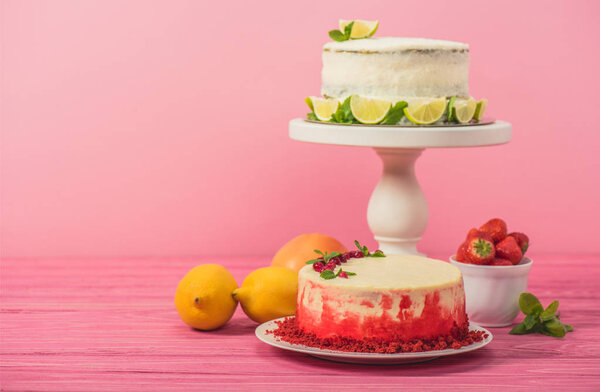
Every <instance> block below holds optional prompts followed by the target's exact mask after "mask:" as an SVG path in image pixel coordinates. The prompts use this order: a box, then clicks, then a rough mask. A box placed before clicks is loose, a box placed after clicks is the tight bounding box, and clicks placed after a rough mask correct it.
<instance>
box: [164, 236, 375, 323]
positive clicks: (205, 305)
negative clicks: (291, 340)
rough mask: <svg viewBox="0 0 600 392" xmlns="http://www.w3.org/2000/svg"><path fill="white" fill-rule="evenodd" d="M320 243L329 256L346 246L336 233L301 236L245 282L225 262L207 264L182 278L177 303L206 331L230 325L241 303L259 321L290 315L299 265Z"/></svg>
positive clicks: (184, 317)
mask: <svg viewBox="0 0 600 392" xmlns="http://www.w3.org/2000/svg"><path fill="white" fill-rule="evenodd" d="M315 248H316V249H322V252H324V254H326V255H330V256H331V255H341V254H345V252H346V251H347V249H346V247H345V246H344V245H343V244H342V243H340V242H339V241H337V240H336V239H335V238H332V237H329V236H326V235H323V234H316V233H315V234H303V235H300V236H298V237H296V238H294V239H292V240H291V241H289V242H288V243H287V244H285V245H284V246H283V247H282V248H281V249H280V250H279V251H278V252H277V254H275V257H273V260H272V262H271V265H270V266H269V267H264V268H259V269H257V270H255V271H253V272H251V273H250V274H249V275H248V276H247V277H246V279H244V282H243V283H242V286H241V287H238V285H237V282H236V281H235V278H234V277H233V275H232V274H231V273H230V272H229V271H228V270H227V269H226V268H225V267H223V266H221V265H218V264H202V265H199V266H197V267H195V268H193V269H192V270H190V271H189V272H188V273H187V274H186V275H185V276H184V277H183V279H181V281H180V282H179V285H178V286H177V291H176V293H175V308H176V309H177V312H178V313H179V316H180V317H181V320H182V321H183V322H184V323H186V324H187V325H189V326H190V327H192V328H195V329H200V330H205V331H207V330H212V329H216V328H219V327H221V326H223V325H225V324H226V323H227V322H228V321H229V320H230V319H231V317H232V316H233V313H234V312H235V309H236V308H237V304H238V302H239V303H240V305H241V307H242V310H243V311H244V313H245V314H246V315H247V316H248V317H249V318H250V319H252V320H254V321H256V322H257V323H264V322H266V321H269V320H273V319H276V318H280V317H284V316H291V315H293V314H295V313H296V296H297V292H298V270H300V268H302V267H304V266H305V265H306V260H308V259H310V258H311V257H313V250H314V249H315ZM361 250H362V249H361ZM365 250H366V248H365ZM367 252H368V250H367ZM329 272H331V271H329ZM350 274H351V273H350V272H349V273H348V274H344V275H346V276H345V277H347V276H348V275H350ZM339 275H340V276H341V275H342V274H341V272H340V274H339ZM342 277H344V276H342Z"/></svg>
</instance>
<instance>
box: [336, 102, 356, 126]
mask: <svg viewBox="0 0 600 392" xmlns="http://www.w3.org/2000/svg"><path fill="white" fill-rule="evenodd" d="M331 122H336V123H340V124H352V123H354V122H357V121H356V119H355V118H354V116H353V115H352V109H350V97H348V98H346V99H345V100H344V102H342V104H341V105H340V106H338V108H337V110H336V111H335V113H333V114H332V115H331Z"/></svg>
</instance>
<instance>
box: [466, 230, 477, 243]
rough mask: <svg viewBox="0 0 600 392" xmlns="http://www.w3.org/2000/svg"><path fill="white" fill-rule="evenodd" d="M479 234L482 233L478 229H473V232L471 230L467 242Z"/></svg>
mask: <svg viewBox="0 0 600 392" xmlns="http://www.w3.org/2000/svg"><path fill="white" fill-rule="evenodd" d="M478 233H480V231H479V230H478V229H476V228H472V229H471V230H469V232H468V233H467V238H466V239H467V240H468V239H469V238H471V237H473V236H476V235H477V234H478Z"/></svg>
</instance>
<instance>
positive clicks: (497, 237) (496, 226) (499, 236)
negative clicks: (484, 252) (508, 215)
mask: <svg viewBox="0 0 600 392" xmlns="http://www.w3.org/2000/svg"><path fill="white" fill-rule="evenodd" d="M479 230H480V231H483V232H484V233H486V234H487V235H489V236H490V237H492V241H494V244H497V243H499V242H500V241H502V240H503V239H504V238H506V232H507V229H506V222H504V221H503V220H502V219H500V218H493V219H490V220H489V221H487V222H485V223H484V224H483V225H481V227H480V228H479ZM469 233H470V232H469Z"/></svg>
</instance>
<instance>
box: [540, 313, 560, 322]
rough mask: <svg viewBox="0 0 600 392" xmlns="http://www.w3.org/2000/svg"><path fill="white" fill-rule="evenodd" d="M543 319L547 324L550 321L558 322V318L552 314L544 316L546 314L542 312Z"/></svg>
mask: <svg viewBox="0 0 600 392" xmlns="http://www.w3.org/2000/svg"><path fill="white" fill-rule="evenodd" d="M541 317H542V322H546V321H550V320H557V318H556V316H555V315H554V314H552V313H548V314H544V312H542V314H541Z"/></svg>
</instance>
